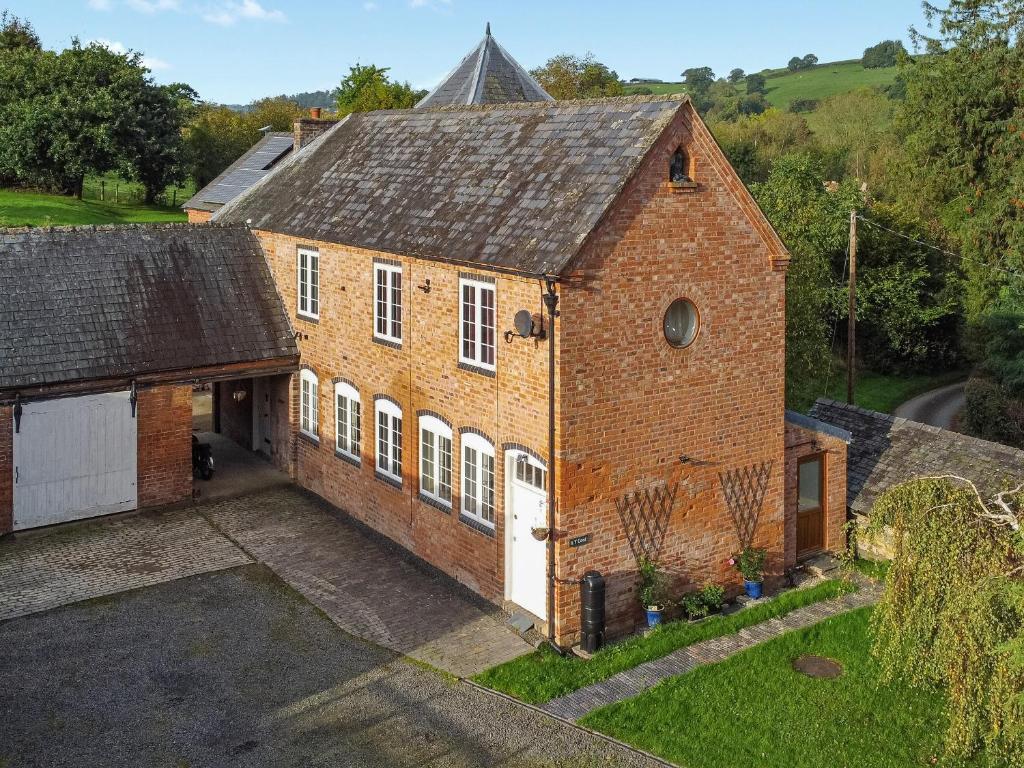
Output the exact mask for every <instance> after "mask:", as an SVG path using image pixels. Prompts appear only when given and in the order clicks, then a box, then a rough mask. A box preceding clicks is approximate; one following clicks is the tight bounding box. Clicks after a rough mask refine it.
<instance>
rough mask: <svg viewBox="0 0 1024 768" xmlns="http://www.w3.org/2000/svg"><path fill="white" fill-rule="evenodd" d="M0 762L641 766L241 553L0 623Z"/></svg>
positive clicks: (171, 767) (177, 767)
mask: <svg viewBox="0 0 1024 768" xmlns="http://www.w3.org/2000/svg"><path fill="white" fill-rule="evenodd" d="M0 712H3V720H2V726H0V733H2V738H0V765H3V766H65V765H83V766H84V765H102V766H110V767H111V768H118V767H120V766H125V767H128V766H132V767H134V766H157V767H160V768H163V767H164V766H166V767H167V768H182V767H185V766H204V767H206V766H271V765H272V766H302V767H303V768H306V767H307V766H353V767H355V766H359V767H360V768H373V767H376V766H438V767H440V766H459V767H461V766H524V767H525V766H530V767H533V768H539V767H540V766H568V767H570V768H572V767H576V766H578V767H580V768H582V767H583V766H653V765H658V764H659V763H657V762H655V761H653V760H649V759H648V758H645V757H642V756H640V755H637V754H636V753H633V752H630V751H628V750H626V749H624V748H622V747H619V746H617V745H613V744H610V743H608V742H605V741H604V740H602V739H600V738H599V737H597V736H593V735H591V734H589V733H586V732H583V731H580V730H578V729H576V728H574V727H572V726H570V725H566V724H563V723H561V722H559V721H557V720H553V719H551V718H549V717H547V716H546V715H543V714H540V713H538V712H536V711H534V710H531V709H527V708H525V707H521V706H519V705H517V704H512V703H510V702H507V701H505V700H503V699H498V698H495V697H492V696H490V695H488V694H485V693H482V692H480V691H478V690H476V689H473V688H470V687H469V686H467V685H465V684H461V683H457V682H454V681H452V680H451V679H449V678H445V677H443V676H441V675H438V674H436V673H434V672H431V671H429V670H426V669H423V668H421V667H418V666H415V665H413V664H409V663H408V662H406V661H403V660H402V659H401V658H400V657H398V656H397V655H396V654H394V653H392V652H390V651H388V650H386V649H383V648H380V647H379V646H375V645H371V644H368V643H365V642H363V641H361V640H358V639H356V638H354V637H352V636H351V635H349V634H348V633H346V632H344V631H343V630H341V629H339V628H338V626H337V625H336V624H335V623H334V622H332V621H331V620H330V619H329V618H328V617H326V616H325V615H324V614H323V613H322V612H321V611H319V610H317V608H316V607H314V606H313V605H311V604H310V603H309V602H308V601H306V600H305V599H303V598H302V597H301V596H300V595H299V594H298V593H297V592H295V591H294V590H293V589H291V588H290V587H289V586H288V585H287V584H285V583H284V582H283V581H281V580H280V579H279V578H278V577H277V576H276V575H274V573H273V572H272V571H270V569H269V568H267V567H266V566H263V565H259V564H251V565H245V566H239V567H235V568H230V569H227V570H220V571H216V572H213V573H206V574H201V575H197V576H190V577H186V578H181V579H178V580H175V581H170V582H167V583H164V584H160V585H157V586H150V587H147V588H145V589H140V590H136V591H132V592H126V593H122V594H119V595H115V596H109V597H104V598H98V599H94V600H90V601H86V602H79V603H75V604H73V605H69V606H66V607H63V608H58V609H55V610H50V611H45V612H42V613H34V614H31V615H27V616H22V617H20V618H15V619H10V620H7V621H4V622H0Z"/></svg>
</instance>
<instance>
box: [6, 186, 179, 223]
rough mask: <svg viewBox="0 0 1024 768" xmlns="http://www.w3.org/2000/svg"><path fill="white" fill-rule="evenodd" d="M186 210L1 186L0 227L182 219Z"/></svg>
mask: <svg viewBox="0 0 1024 768" xmlns="http://www.w3.org/2000/svg"><path fill="white" fill-rule="evenodd" d="M185 220H186V216H185V212H184V211H182V210H181V209H176V208H163V207H160V206H155V205H117V204H115V203H112V202H100V201H98V200H76V199H75V198H73V197H65V196H63V195H49V194H45V193H42V192H22V191H20V190H9V189H0V227H26V226H28V227H46V226H58V225H66V224H132V223H141V222H150V221H157V222H161V221H185Z"/></svg>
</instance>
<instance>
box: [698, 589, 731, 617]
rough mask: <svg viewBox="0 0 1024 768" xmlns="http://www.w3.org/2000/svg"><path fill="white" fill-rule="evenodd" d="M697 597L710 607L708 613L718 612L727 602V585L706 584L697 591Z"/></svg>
mask: <svg viewBox="0 0 1024 768" xmlns="http://www.w3.org/2000/svg"><path fill="white" fill-rule="evenodd" d="M697 597H699V598H700V601H701V602H702V603H704V605H705V606H706V607H707V609H708V613H718V612H719V611H721V610H722V604H723V603H725V587H721V586H719V585H718V584H705V585H704V586H703V587H701V589H700V591H699V592H698V593H697Z"/></svg>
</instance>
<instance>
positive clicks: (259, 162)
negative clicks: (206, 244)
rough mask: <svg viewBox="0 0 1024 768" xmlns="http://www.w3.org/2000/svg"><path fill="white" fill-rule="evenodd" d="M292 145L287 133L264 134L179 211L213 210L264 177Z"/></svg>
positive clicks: (290, 135)
mask: <svg viewBox="0 0 1024 768" xmlns="http://www.w3.org/2000/svg"><path fill="white" fill-rule="evenodd" d="M293 144H294V140H293V138H292V134H290V133H280V132H277V133H268V134H266V135H265V136H263V137H262V138H261V139H260V140H259V141H257V142H256V143H255V144H253V145H252V147H250V148H249V149H248V150H247V151H246V152H245V153H244V154H243V155H242V156H241V157H240V158H238V159H237V160H235V162H233V163H232V164H231V165H229V166H228V167H227V168H225V169H224V170H223V171H222V172H221V174H220V175H219V176H218V177H217V178H215V179H214V180H213V181H211V182H210V183H209V184H207V185H206V186H205V187H203V188H202V189H201V190H199V191H198V192H196V193H195V194H194V195H193V196H192V197H191V198H189V200H188V201H187V202H186V203H185V204H184V205H182V206H181V207H182V208H184V209H185V210H190V209H191V210H194V211H215V210H217V209H218V208H220V207H221V206H222V205H224V204H225V203H228V202H230V201H232V200H234V199H235V198H236V197H238V196H239V195H240V194H242V193H243V192H245V190H247V189H248V188H249V187H251V186H252V185H253V184H255V183H256V182H257V181H259V180H260V179H262V178H263V177H264V176H266V175H267V173H268V172H269V171H270V169H271V168H273V167H274V166H275V165H276V164H277V163H278V162H280V161H281V159H282V158H284V157H286V156H287V155H288V153H289V152H291V151H292V146H293Z"/></svg>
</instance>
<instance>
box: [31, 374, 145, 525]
mask: <svg viewBox="0 0 1024 768" xmlns="http://www.w3.org/2000/svg"><path fill="white" fill-rule="evenodd" d="M137 425H138V421H137V420H136V419H135V418H133V416H132V409H131V403H130V401H129V397H128V393H127V392H115V393H112V394H103V395H88V396H84V397H65V398H60V399H57V400H42V401H39V402H29V403H25V404H24V405H23V406H22V415H21V428H20V429H19V430H17V431H16V432H15V433H14V530H16V531H17V530H22V529H25V528H35V527H38V526H41V525H51V524H52V523H62V522H65V521H67V520H79V519H81V518H84V517H94V516H96V515H106V514H110V513H113V512H124V511H125V510H129V509H135V507H136V506H138V467H137V445H138V442H137V435H138V431H137Z"/></svg>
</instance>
